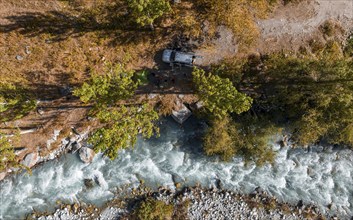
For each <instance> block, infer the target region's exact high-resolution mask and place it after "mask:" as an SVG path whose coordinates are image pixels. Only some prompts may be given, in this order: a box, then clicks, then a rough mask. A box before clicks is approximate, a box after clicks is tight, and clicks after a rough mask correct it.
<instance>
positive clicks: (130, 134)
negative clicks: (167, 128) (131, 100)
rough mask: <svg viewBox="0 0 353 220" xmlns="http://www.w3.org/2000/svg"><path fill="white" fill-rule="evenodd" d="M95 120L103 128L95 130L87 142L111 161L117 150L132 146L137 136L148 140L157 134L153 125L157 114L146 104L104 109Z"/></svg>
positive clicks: (156, 128)
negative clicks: (102, 125) (97, 120)
mask: <svg viewBox="0 0 353 220" xmlns="http://www.w3.org/2000/svg"><path fill="white" fill-rule="evenodd" d="M97 118H98V119H99V120H100V121H101V122H102V123H104V124H105V126H104V127H102V128H99V129H97V130H96V131H95V132H94V133H93V135H92V136H91V137H90V138H89V139H88V142H89V143H91V144H93V146H94V149H95V151H97V152H98V151H101V152H104V153H105V154H106V155H107V156H108V157H109V158H111V159H114V158H115V157H116V156H117V154H118V150H120V149H124V148H128V147H131V146H134V145H135V143H136V141H137V135H138V134H142V136H143V137H145V138H150V137H151V136H152V135H153V134H154V133H158V127H157V126H156V125H155V124H154V123H153V121H155V120H157V119H158V114H157V112H155V111H154V110H153V108H151V106H148V105H147V104H145V105H142V106H130V107H125V106H120V107H119V108H109V109H108V108H106V109H103V110H101V111H99V112H98V114H97Z"/></svg>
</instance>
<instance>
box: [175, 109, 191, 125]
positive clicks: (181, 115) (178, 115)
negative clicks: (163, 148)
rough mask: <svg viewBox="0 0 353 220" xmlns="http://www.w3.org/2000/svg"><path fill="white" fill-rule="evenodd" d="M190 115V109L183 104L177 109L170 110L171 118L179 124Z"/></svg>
mask: <svg viewBox="0 0 353 220" xmlns="http://www.w3.org/2000/svg"><path fill="white" fill-rule="evenodd" d="M191 115H192V113H191V111H190V110H189V109H188V108H187V107H186V106H185V105H184V104H182V107H181V108H180V109H179V110H178V111H174V110H173V111H172V118H173V119H174V120H175V121H176V122H178V123H179V124H183V123H184V122H185V121H186V120H187V119H188V118H189V117H190V116H191Z"/></svg>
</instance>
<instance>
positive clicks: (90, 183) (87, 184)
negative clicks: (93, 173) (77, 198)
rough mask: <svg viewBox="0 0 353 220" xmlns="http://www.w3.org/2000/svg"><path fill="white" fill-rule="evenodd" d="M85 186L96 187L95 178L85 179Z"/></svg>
mask: <svg viewBox="0 0 353 220" xmlns="http://www.w3.org/2000/svg"><path fill="white" fill-rule="evenodd" d="M83 181H84V184H85V186H86V187H87V188H88V189H90V188H93V187H94V180H93V179H84V180H83Z"/></svg>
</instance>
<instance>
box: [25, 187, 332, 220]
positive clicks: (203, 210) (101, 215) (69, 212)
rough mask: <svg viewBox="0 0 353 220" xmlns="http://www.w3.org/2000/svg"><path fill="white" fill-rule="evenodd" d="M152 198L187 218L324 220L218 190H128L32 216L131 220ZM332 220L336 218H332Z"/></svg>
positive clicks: (308, 209)
mask: <svg viewBox="0 0 353 220" xmlns="http://www.w3.org/2000/svg"><path fill="white" fill-rule="evenodd" d="M148 197H152V198H154V199H157V200H161V201H165V202H166V203H168V204H173V205H178V204H182V203H184V204H185V201H186V202H187V204H188V206H187V207H188V208H187V218H188V219H212V220H213V219H326V218H325V217H323V216H322V215H321V214H320V213H319V211H318V209H317V208H316V207H314V206H311V205H304V204H302V202H300V203H299V204H297V205H290V204H286V203H280V202H278V201H277V200H276V199H274V198H271V197H269V196H268V195H267V194H266V193H264V192H262V191H261V190H260V189H258V190H256V191H255V192H254V193H252V194H250V195H240V194H237V193H234V192H230V191H225V190H221V189H202V188H199V187H194V188H184V189H182V190H180V191H177V192H171V191H169V190H167V189H160V190H159V191H157V192H151V191H149V190H146V189H139V190H137V191H135V190H134V191H131V193H130V194H129V195H125V196H124V198H125V199H124V200H122V198H121V197H117V199H115V200H113V201H111V202H109V203H108V204H106V206H105V207H104V208H96V207H92V206H85V205H84V206H81V207H78V206H77V205H71V206H70V205H68V206H63V207H62V208H61V209H57V210H56V211H55V212H54V213H53V214H50V215H40V214H32V215H31V216H30V217H32V218H35V219H40V220H63V219H65V220H67V219H70V220H73V219H102V220H103V219H104V220H108V219H109V220H111V219H130V214H131V213H132V212H133V210H134V209H135V208H136V207H137V204H139V202H140V201H143V200H144V199H146V198H148ZM331 219H336V218H335V217H331Z"/></svg>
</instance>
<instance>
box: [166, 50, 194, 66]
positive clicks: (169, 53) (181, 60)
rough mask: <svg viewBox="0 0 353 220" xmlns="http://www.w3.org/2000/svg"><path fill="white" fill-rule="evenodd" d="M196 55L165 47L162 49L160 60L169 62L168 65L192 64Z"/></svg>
mask: <svg viewBox="0 0 353 220" xmlns="http://www.w3.org/2000/svg"><path fill="white" fill-rule="evenodd" d="M198 57H199V56H196V55H195V54H193V53H187V52H182V51H176V50H171V49H165V50H164V51H163V57H162V60H163V62H165V63H170V65H174V64H179V65H184V66H193V64H194V61H195V59H196V58H198Z"/></svg>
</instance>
